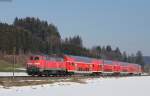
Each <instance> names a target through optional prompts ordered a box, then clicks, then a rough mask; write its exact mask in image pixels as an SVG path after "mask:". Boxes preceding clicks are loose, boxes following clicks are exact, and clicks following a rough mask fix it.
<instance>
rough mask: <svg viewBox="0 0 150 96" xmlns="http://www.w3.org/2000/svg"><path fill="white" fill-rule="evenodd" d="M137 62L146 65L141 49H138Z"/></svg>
mask: <svg viewBox="0 0 150 96" xmlns="http://www.w3.org/2000/svg"><path fill="white" fill-rule="evenodd" d="M135 63H137V64H140V65H141V66H142V67H144V60H143V55H142V52H141V51H137V53H136V59H135Z"/></svg>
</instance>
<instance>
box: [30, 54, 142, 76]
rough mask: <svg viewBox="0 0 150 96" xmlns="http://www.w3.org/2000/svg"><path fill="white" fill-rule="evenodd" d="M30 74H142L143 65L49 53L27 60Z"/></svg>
mask: <svg viewBox="0 0 150 96" xmlns="http://www.w3.org/2000/svg"><path fill="white" fill-rule="evenodd" d="M27 73H28V74H29V75H33V76H34V75H39V76H42V75H45V76H50V75H72V74H94V75H100V74H102V75H112V74H120V75H129V74H134V75H140V74H141V73H142V71H141V66H140V65H138V64H132V63H126V62H119V61H111V60H102V59H95V58H89V57H82V56H72V55H64V56H62V57H57V56H48V55H33V56H30V58H29V60H28V61H27Z"/></svg>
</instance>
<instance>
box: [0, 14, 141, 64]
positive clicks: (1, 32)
mask: <svg viewBox="0 0 150 96" xmlns="http://www.w3.org/2000/svg"><path fill="white" fill-rule="evenodd" d="M14 53H15V54H28V53H33V54H71V55H79V56H88V57H93V58H101V59H108V60H118V61H124V62H130V63H138V64H141V65H143V64H144V61H143V56H142V52H141V51H138V52H137V53H136V54H131V55H128V54H127V53H126V52H121V51H120V49H119V47H117V48H116V49H112V48H111V45H107V46H94V47H93V48H91V49H90V48H86V47H84V46H83V42H82V38H81V37H80V36H79V35H77V36H73V37H68V38H65V39H62V38H61V36H60V34H59V31H58V29H57V27H56V26H55V25H54V24H48V22H47V21H43V20H40V19H39V18H35V17H26V18H17V17H16V18H15V19H14V22H13V24H7V23H0V54H14Z"/></svg>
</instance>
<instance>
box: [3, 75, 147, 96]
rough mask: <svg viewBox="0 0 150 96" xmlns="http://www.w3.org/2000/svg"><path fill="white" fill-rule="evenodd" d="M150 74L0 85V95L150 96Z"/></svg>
mask: <svg viewBox="0 0 150 96" xmlns="http://www.w3.org/2000/svg"><path fill="white" fill-rule="evenodd" d="M149 81H150V76H145V77H121V78H94V79H87V80H86V82H87V84H79V83H73V82H57V83H54V84H46V85H36V86H24V87H11V88H7V89H5V88H3V87H2V86H1V87H0V96H150V92H149V86H150V83H149Z"/></svg>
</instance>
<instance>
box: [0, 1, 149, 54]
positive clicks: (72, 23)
mask: <svg viewBox="0 0 150 96" xmlns="http://www.w3.org/2000/svg"><path fill="white" fill-rule="evenodd" d="M0 12H1V13H0V21H1V22H7V23H10V24H11V23H13V20H14V18H15V17H19V18H22V17H26V16H34V17H38V18H40V19H41V20H46V21H48V22H49V23H53V24H55V25H56V26H57V27H58V29H59V32H60V34H61V36H62V38H65V37H69V36H74V35H80V36H81V37H82V38H83V42H84V46H86V47H89V48H90V47H92V46H94V45H101V46H103V45H111V46H112V47H113V48H115V47H119V48H120V49H121V51H127V53H135V52H136V51H137V50H141V51H142V52H143V54H144V55H150V43H149V41H150V0H12V1H11V2H8V0H7V2H5V0H0Z"/></svg>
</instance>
